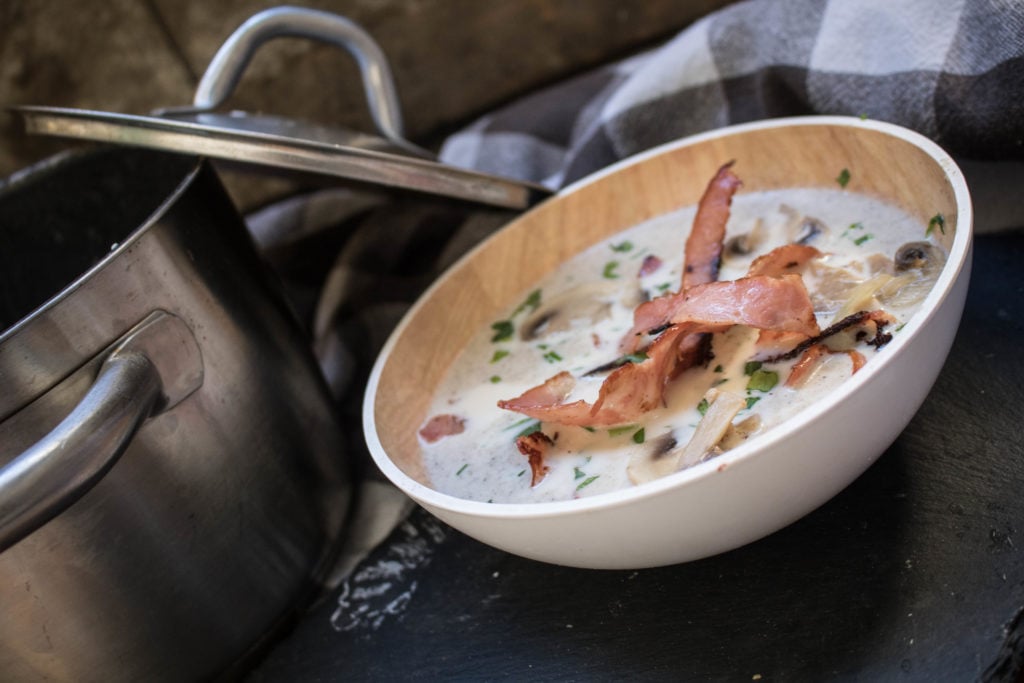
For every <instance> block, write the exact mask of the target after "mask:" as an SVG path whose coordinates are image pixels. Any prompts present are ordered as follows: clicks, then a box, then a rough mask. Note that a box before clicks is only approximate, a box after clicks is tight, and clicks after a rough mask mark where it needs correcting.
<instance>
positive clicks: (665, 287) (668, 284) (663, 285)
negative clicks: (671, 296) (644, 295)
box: [655, 282, 672, 292]
mask: <svg viewBox="0 0 1024 683" xmlns="http://www.w3.org/2000/svg"><path fill="white" fill-rule="evenodd" d="M671 286H672V283H671V282H662V283H661V284H660V285H658V286H657V287H655V289H656V290H658V291H659V292H665V291H667V290H668V288H669V287H671Z"/></svg>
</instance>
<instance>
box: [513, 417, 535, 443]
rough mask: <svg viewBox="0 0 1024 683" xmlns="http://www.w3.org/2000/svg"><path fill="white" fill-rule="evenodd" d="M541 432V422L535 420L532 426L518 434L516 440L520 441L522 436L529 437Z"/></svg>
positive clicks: (529, 425) (527, 426)
mask: <svg viewBox="0 0 1024 683" xmlns="http://www.w3.org/2000/svg"><path fill="white" fill-rule="evenodd" d="M539 431H540V420H534V421H533V422H531V423H530V424H528V425H526V428H525V429H523V430H522V431H520V432H519V433H518V434H516V438H517V439H518V438H519V437H521V436H529V435H530V434H533V433H534V432H539Z"/></svg>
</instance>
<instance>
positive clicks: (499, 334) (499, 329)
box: [491, 320, 516, 343]
mask: <svg viewBox="0 0 1024 683" xmlns="http://www.w3.org/2000/svg"><path fill="white" fill-rule="evenodd" d="M491 329H492V330H494V336H493V337H491V341H492V342H494V343H497V342H502V341H508V340H509V339H511V338H512V335H514V334H515V332H516V328H515V326H514V325H513V324H512V321H511V320H499V321H498V322H496V323H491Z"/></svg>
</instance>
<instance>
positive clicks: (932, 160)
mask: <svg viewBox="0 0 1024 683" xmlns="http://www.w3.org/2000/svg"><path fill="white" fill-rule="evenodd" d="M729 159H736V160H738V162H739V163H738V164H737V168H740V164H741V165H742V171H741V176H742V178H743V189H742V190H741V192H742V191H748V192H750V191H758V190H765V189H777V188H784V187H808V186H820V187H830V188H834V187H836V180H835V179H836V176H837V175H838V173H839V172H840V171H841V169H843V168H846V169H849V171H850V177H851V178H852V179H854V180H853V181H851V183H850V187H849V189H850V190H851V191H860V192H863V193H866V194H869V195H873V196H877V197H880V198H883V199H885V200H888V201H890V202H893V203H895V204H897V205H899V206H901V207H903V208H904V209H905V210H907V211H909V212H910V213H911V214H913V215H915V216H917V217H918V218H919V219H920V220H921V221H922V223H925V224H927V223H928V221H929V219H930V218H931V217H932V216H934V215H935V214H937V213H941V214H942V215H943V216H944V217H945V234H942V235H939V237H940V241H942V243H943V246H944V247H945V248H946V250H947V251H948V260H947V262H946V264H945V266H944V268H943V270H942V272H941V274H940V276H939V278H938V280H937V282H936V284H935V286H934V288H933V290H932V291H931V293H930V294H929V295H928V296H927V298H926V299H925V300H924V302H923V303H922V305H921V308H920V309H919V310H918V311H917V313H915V314H914V316H913V317H912V318H911V319H910V320H909V321H908V322H907V324H906V325H905V327H904V328H903V330H902V331H901V333H900V334H898V335H896V336H895V338H894V339H893V341H892V342H890V343H889V344H888V345H887V346H886V347H885V349H884V350H883V352H882V353H880V354H879V355H878V356H877V357H876V358H874V359H873V360H872V361H871V362H870V363H868V364H867V365H866V366H865V367H864V368H863V369H861V370H860V371H859V372H857V373H856V374H855V375H854V376H853V377H851V378H850V379H848V380H847V381H846V382H845V383H844V384H843V385H842V386H841V387H839V388H838V389H837V390H835V391H833V392H832V393H831V394H829V395H828V396H827V397H826V398H825V399H824V400H821V401H819V402H817V403H816V404H814V405H812V406H811V407H809V408H807V409H805V410H804V411H803V412H801V413H799V414H798V415H796V416H794V417H793V418H791V419H789V420H788V421H786V422H785V423H783V424H781V425H779V426H777V427H775V428H773V429H771V430H769V431H767V432H766V433H765V434H763V435H761V436H758V437H756V438H754V439H751V440H750V441H749V442H747V443H745V444H744V445H742V446H739V447H737V448H735V449H733V450H731V451H728V452H726V453H724V454H722V455H721V456H719V457H717V458H714V459H712V460H710V461H707V462H705V463H702V464H700V465H697V466H695V467H692V468H690V469H686V470H683V471H681V472H677V473H675V474H672V475H670V476H667V477H664V478H662V479H659V480H656V481H653V482H650V483H646V484H642V485H640V486H636V487H633V488H628V489H624V490H619V491H615V492H612V493H606V494H600V495H595V496H592V497H587V498H582V499H578V500H572V501H565V502H554V503H535V504H494V503H483V502H475V501H470V500H464V499H461V498H456V497H453V496H449V495H446V494H444V493H440V492H438V491H436V490H434V489H433V488H431V487H430V485H429V480H428V479H427V477H426V475H425V474H424V471H423V467H422V465H421V462H420V447H419V443H418V440H417V437H416V432H417V430H418V428H419V426H420V425H421V424H422V423H423V421H424V419H425V418H426V411H427V410H428V406H429V402H430V400H431V397H432V395H433V393H434V388H435V387H436V386H437V384H438V382H439V381H440V379H441V377H442V376H443V374H444V372H445V371H446V370H447V368H448V366H449V365H450V363H451V362H452V360H453V359H454V357H455V356H456V354H457V353H458V351H459V350H460V349H461V348H462V346H463V345H464V344H465V343H466V342H467V340H468V339H469V337H470V336H471V335H472V334H473V333H474V332H476V331H478V330H479V329H480V328H481V327H485V326H486V325H487V324H488V323H489V321H491V320H493V319H495V317H496V314H497V313H498V312H500V311H503V310H508V309H509V308H511V307H512V306H514V304H515V302H516V300H517V297H520V296H521V295H522V292H524V291H526V290H527V288H528V287H529V286H530V285H531V284H532V283H534V282H536V281H537V280H539V279H540V278H542V277H543V276H544V275H546V274H547V273H549V272H550V271H551V270H553V269H554V268H557V267H558V265H559V264H560V263H562V262H564V261H565V260H566V259H568V258H569V257H570V256H572V255H574V254H576V253H578V252H580V251H582V250H583V249H585V248H586V247H588V246H590V245H591V244H594V243H596V242H598V241H601V240H603V239H605V238H607V237H609V236H611V235H612V234H615V233H617V232H620V231H621V230H624V229H626V228H628V227H631V226H633V225H636V224H638V223H640V222H643V221H644V220H647V219H649V218H651V217H653V216H656V215H660V214H663V213H667V212H669V211H674V210H676V209H678V208H680V207H683V206H688V205H692V204H695V203H696V201H697V200H698V199H699V197H700V194H701V193H702V192H703V190H704V187H705V186H706V183H707V179H708V178H710V177H711V176H712V175H713V174H714V171H715V169H717V167H718V166H719V165H720V164H721V163H722V162H723V161H726V160H729ZM567 226H571V228H569V227H567ZM971 229H972V210H971V202H970V197H969V195H968V191H967V185H966V183H965V181H964V178H963V175H962V173H961V172H960V170H959V169H958V168H957V166H956V164H955V163H954V162H953V160H952V159H951V158H950V157H949V155H948V154H946V153H945V152H944V151H943V150H942V149H940V148H939V147H938V146H937V145H935V144H934V143H932V142H931V141H929V140H928V139H927V138H925V137H923V136H921V135H919V134H917V133H914V132H912V131H909V130H906V129H903V128H900V127H897V126H893V125H890V124H885V123H880V122H875V121H864V120H860V119H854V118H846V117H802V118H793V119H777V120H770V121H764V122H758V123H753V124H746V125H740V126H734V127H730V128H725V129H722V130H718V131H714V132H711V133H707V134H703V135H699V136H695V137H691V138H687V139H683V140H680V141H677V142H674V143H670V144H667V145H664V146H661V147H658V148H656V149H652V150H650V151H648V152H646V153H644V154H641V155H638V156H636V157H633V158H630V159H627V160H624V161H622V162H620V163H618V164H616V165H614V166H612V167H610V168H608V169H605V170H603V171H601V172H600V173H597V174H595V175H592V176H590V177H588V178H586V179H584V180H582V181H580V182H578V183H576V184H574V185H572V186H571V187H569V188H567V189H565V190H564V191H562V192H560V193H559V194H558V195H557V196H555V197H554V198H552V199H549V200H548V201H546V202H544V203H543V204H541V205H540V206H538V207H536V208H534V209H532V210H531V211H529V212H528V213H526V214H524V215H522V216H521V217H519V218H517V219H516V220H514V221H513V222H512V223H510V224H509V225H508V226H506V227H505V228H503V229H502V230H501V231H499V232H498V233H496V234H495V235H493V236H492V237H491V238H489V239H488V240H487V241H485V242H484V243H483V244H481V245H480V246H478V247H477V248H476V249H474V250H473V251H472V252H470V253H469V254H467V255H466V256H465V257H464V258H462V259H461V260H460V261H459V262H458V263H457V264H455V265H454V266H453V267H452V268H451V269H450V270H449V271H448V272H447V273H446V274H445V275H444V276H443V277H442V278H440V279H439V280H438V281H437V282H436V283H435V284H434V285H433V286H432V287H431V288H430V289H429V290H428V291H427V292H426V293H425V294H424V295H423V297H422V298H421V299H420V300H419V301H418V302H417V304H416V305H415V306H414V307H413V308H412V309H411V310H410V311H409V313H408V314H407V315H406V316H405V318H404V319H403V320H402V322H401V323H400V324H399V326H398V327H397V328H396V330H395V331H394V333H393V334H392V336H391V338H390V339H389V340H388V342H387V344H386V345H385V347H384V348H383V350H382V352H381V354H380V357H379V358H378V360H377V362H376V364H375V366H374V368H373V372H372V374H371V377H370V381H369V384H368V386H367V390H366V397H365V401H364V410H363V423H364V428H365V435H366V440H367V443H368V444H369V448H370V452H371V453H372V454H373V457H374V459H375V461H376V463H377V465H378V467H380V469H381V470H382V471H383V473H384V474H385V475H386V476H387V477H388V478H389V479H390V480H391V481H392V482H394V484H395V485H397V486H398V487H399V488H400V489H402V490H403V491H405V492H406V493H407V494H408V495H409V496H411V497H412V498H413V499H414V500H415V501H416V502H418V503H419V504H420V505H422V506H423V507H424V508H426V509H427V510H429V511H430V512H431V513H433V514H434V515H436V516H437V517H439V518H440V519H442V520H444V521H445V522H447V523H448V524H450V525H451V526H453V527H455V528H456V529H459V530H460V531H462V532H464V533H466V534H468V535H470V536H472V537H474V538H476V539H479V540H480V541H483V542H484V543H488V544H490V545H493V546H495V547H498V548H501V549H504V550H507V551H509V552H512V553H515V554H518V555H522V556H525V557H529V558H533V559H537V560H542V561H546V562H552V563H557V564H563V565H570V566H576V567H590V568H610V569H625V568H640V567H651V566H658V565H666V564H672V563H677V562H685V561H689V560H694V559H698V558H701V557H706V556H709V555H713V554H716V553H720V552H723V551H726V550H730V549H732V548H736V547H738V546H741V545H743V544H745V543H749V542H751V541H754V540H757V539H759V538H762V537H764V536H766V535H768V534H770V533H772V532H773V531H776V530H778V529H780V528H782V527H784V526H786V525H787V524H789V523H791V522H793V521H795V520H797V519H799V518H800V517H802V516H803V515H806V514H807V513H809V512H810V511H812V510H814V509H815V508H816V507H818V506H819V505H821V504H822V503H824V502H825V501H827V500H829V499H830V498H831V497H832V496H834V495H835V494H836V493H838V492H839V491H840V490H842V489H843V488H844V487H845V486H847V485H848V484H849V483H850V482H852V481H853V480H854V479H855V478H856V477H857V476H859V475H860V474H861V473H862V472H864V470H865V469H867V467H868V466H869V465H871V463H872V462H874V461H875V459H876V458H878V456H879V455H880V454H881V453H882V452H883V451H884V450H885V449H886V448H887V447H888V446H889V445H890V444H891V443H892V442H893V441H894V440H895V439H896V437H897V436H898V435H899V433H900V432H901V431H902V430H903V429H904V427H906V425H907V423H908V422H909V421H910V419H911V418H912V417H913V415H914V413H915V412H916V411H917V409H918V407H919V406H920V405H921V402H922V401H923V400H924V399H925V397H926V395H927V394H928V391H929V389H930V388H931V386H932V384H933V382H934V381H935V378H936V377H937V375H938V373H939V371H940V369H941V368H942V364H943V362H944V360H945V358H946V355H947V354H948V352H949V348H950V345H951V344H952V341H953V337H954V335H955V333H956V329H957V326H958V325H959V321H960V316H961V313H962V311H963V306H964V299H965V297H966V293H967V283H968V279H969V275H970V251H971Z"/></svg>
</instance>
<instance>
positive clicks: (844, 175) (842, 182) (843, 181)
mask: <svg viewBox="0 0 1024 683" xmlns="http://www.w3.org/2000/svg"><path fill="white" fill-rule="evenodd" d="M836 182H837V183H839V187H841V188H843V189H846V185H847V183H849V182H850V169H848V168H844V169H843V170H842V171H840V172H839V175H838V176H837V177H836Z"/></svg>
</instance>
